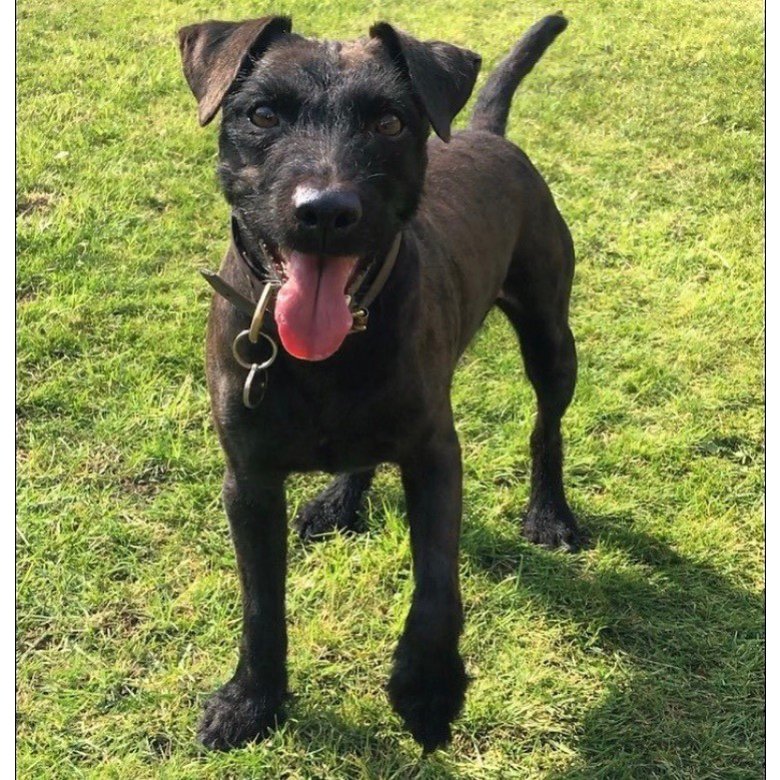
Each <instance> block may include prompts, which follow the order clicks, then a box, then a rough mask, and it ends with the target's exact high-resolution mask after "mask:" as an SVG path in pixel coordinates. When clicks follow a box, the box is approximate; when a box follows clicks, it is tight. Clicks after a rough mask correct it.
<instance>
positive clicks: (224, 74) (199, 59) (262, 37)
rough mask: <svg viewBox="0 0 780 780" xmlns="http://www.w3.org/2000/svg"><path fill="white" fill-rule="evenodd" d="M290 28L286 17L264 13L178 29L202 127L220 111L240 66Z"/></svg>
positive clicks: (187, 73) (261, 52) (289, 21)
mask: <svg viewBox="0 0 780 780" xmlns="http://www.w3.org/2000/svg"><path fill="white" fill-rule="evenodd" d="M291 29H292V22H291V20H290V18H289V17H287V16H264V17H263V18H261V19H250V20H248V21H246V22H215V21H210V22H202V23H201V24H191V25H190V26H189V27H182V28H181V30H179V48H180V49H181V60H182V65H183V66H184V77H185V78H186V79H187V83H188V84H189V85H190V89H191V90H192V92H193V94H194V95H195V97H196V98H197V100H198V120H199V121H200V124H201V126H202V125H207V124H208V123H209V122H210V121H211V120H212V119H213V118H214V116H215V115H216V113H217V111H219V107H220V106H221V105H222V100H223V98H224V97H225V95H226V94H227V92H228V90H229V89H230V87H231V85H232V84H233V82H234V81H235V80H236V77H237V76H238V74H239V73H240V72H241V68H242V67H243V66H244V65H245V64H246V63H248V62H249V61H251V59H252V58H254V59H256V58H258V57H260V56H262V54H263V52H264V51H265V50H266V49H267V48H268V47H269V46H270V45H271V42H272V41H273V40H274V38H276V37H277V36H279V35H283V34H284V33H289V32H290V30H291Z"/></svg>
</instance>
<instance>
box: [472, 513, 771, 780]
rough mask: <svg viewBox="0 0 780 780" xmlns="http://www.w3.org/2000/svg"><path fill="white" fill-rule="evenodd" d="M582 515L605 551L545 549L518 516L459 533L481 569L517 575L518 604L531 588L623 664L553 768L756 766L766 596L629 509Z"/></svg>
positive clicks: (589, 772) (612, 772) (610, 770)
mask: <svg viewBox="0 0 780 780" xmlns="http://www.w3.org/2000/svg"><path fill="white" fill-rule="evenodd" d="M580 521H581V524H582V525H583V527H584V528H585V529H586V530H587V532H588V535H589V537H590V544H589V546H590V547H591V548H594V547H598V549H599V553H600V555H599V559H598V560H597V559H595V558H594V556H589V555H588V554H587V553H586V554H583V555H577V554H575V555H570V554H567V553H564V552H550V551H547V550H543V549H540V548H539V547H536V546H534V545H531V544H529V543H527V542H526V541H525V540H523V539H522V538H521V536H520V534H519V529H518V528H517V525H516V524H514V525H513V526H511V527H507V530H506V532H503V531H502V532H500V533H498V534H497V533H491V532H489V531H486V529H485V528H484V527H480V526H479V525H478V524H477V523H474V524H472V525H470V526H469V525H466V526H465V527H464V534H463V543H462V550H463V559H464V563H465V564H466V566H467V567H471V569H472V570H473V571H474V573H475V574H477V575H479V574H484V575H487V576H488V577H490V578H491V579H494V580H505V579H506V578H507V577H509V576H515V577H517V582H518V587H517V590H516V598H517V601H518V605H523V606H526V605H527V603H528V600H529V599H531V600H532V602H533V603H534V604H535V605H538V607H539V608H540V610H543V611H544V614H546V615H547V616H548V617H549V618H551V619H553V620H555V619H558V618H565V619H566V620H567V621H569V622H570V623H572V622H573V623H574V625H575V626H576V627H577V631H579V632H581V636H580V637H579V639H580V640H581V641H582V644H583V645H584V644H585V643H586V642H587V643H588V645H589V647H590V652H596V653H599V654H601V655H602V656H603V657H608V658H610V659H611V660H612V661H613V662H614V664H616V665H617V664H619V665H620V667H621V668H622V672H621V674H619V675H616V676H615V678H614V679H617V680H620V681H619V682H614V683H613V682H610V681H608V682H607V683H606V689H607V690H606V694H605V695H604V696H602V698H601V699H600V701H599V702H598V703H597V704H596V706H595V707H592V708H591V709H590V710H588V711H587V712H586V714H585V716H584V718H583V719H582V721H581V725H580V727H579V728H577V729H575V731H576V732H578V736H577V737H576V741H574V742H573V744H571V745H570V747H571V748H572V749H573V750H574V751H575V753H576V754H577V758H576V760H575V761H574V762H573V764H572V769H571V770H570V771H568V772H566V773H565V774H563V775H561V774H557V775H555V776H556V777H566V778H592V777H617V776H620V777H623V776H626V774H625V773H626V771H627V769H626V768H627V767H631V766H633V767H635V768H638V767H644V768H646V770H647V771H646V773H645V772H644V771H643V774H644V776H655V775H656V774H665V773H666V771H667V770H668V769H669V765H668V762H669V761H672V762H673V763H676V764H678V765H679V769H680V771H681V773H682V774H683V775H686V776H701V775H699V772H701V773H702V775H703V774H706V771H705V767H706V768H707V769H708V770H709V772H714V773H715V774H708V775H707V776H715V775H716V774H717V772H718V771H722V772H725V773H727V774H728V773H729V772H734V773H736V774H733V775H729V776H745V777H747V776H754V774H752V773H756V774H755V776H759V774H760V767H759V766H758V765H757V764H756V757H757V756H759V755H761V745H762V744H763V714H762V713H763V698H764V697H763V684H764V683H763V660H762V659H763V640H764V617H763V615H764V612H763V599H762V598H761V597H760V596H758V595H756V593H754V592H751V591H750V590H748V589H746V588H743V587H741V586H740V585H738V584H736V583H735V582H734V581H733V580H732V579H730V578H728V577H727V576H724V575H723V574H721V573H720V572H719V571H717V570H716V567H715V566H713V565H710V564H709V563H707V562H706V561H702V560H698V559H697V560H694V559H692V558H690V557H685V556H682V555H680V554H679V553H677V552H676V551H675V550H674V549H672V547H671V546H670V545H669V544H668V543H667V542H665V541H663V540H662V539H659V538H658V537H656V536H652V535H650V534H648V533H646V532H644V531H642V530H639V529H638V528H637V524H636V522H635V521H634V519H633V518H632V517H631V516H627V515H611V516H598V515H583V514H580ZM507 525H508V526H509V524H507ZM605 560H606V564H605V563H603V561H605ZM737 659H738V660H737ZM489 673H490V670H489V669H486V671H485V672H484V674H485V675H489ZM626 680H630V683H627V682H626ZM567 684H568V683H567ZM487 740H488V741H489V735H488V737H487ZM718 754H720V756H719V755H718ZM664 762H666V763H664ZM665 766H666V769H665V768H664V767H665ZM631 771H633V770H631ZM740 772H743V774H740ZM689 773H690V774H689ZM631 776H635V775H631ZM718 776H721V775H718ZM722 776H725V775H722Z"/></svg>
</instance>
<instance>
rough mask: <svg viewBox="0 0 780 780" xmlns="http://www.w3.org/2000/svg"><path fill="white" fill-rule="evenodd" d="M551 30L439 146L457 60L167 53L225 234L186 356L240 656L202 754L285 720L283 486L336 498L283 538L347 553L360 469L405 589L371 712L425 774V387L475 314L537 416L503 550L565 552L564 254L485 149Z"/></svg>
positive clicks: (505, 67) (236, 40)
mask: <svg viewBox="0 0 780 780" xmlns="http://www.w3.org/2000/svg"><path fill="white" fill-rule="evenodd" d="M566 25H567V22H566V20H565V19H564V17H563V16H561V15H559V14H558V15H553V16H548V17H545V18H544V19H542V20H541V21H539V22H537V23H536V24H535V25H534V26H533V27H532V28H531V29H530V30H529V31H528V32H527V33H526V34H525V36H524V37H523V38H522V39H521V40H520V41H519V42H518V43H517V44H516V45H515V47H514V48H513V49H512V51H511V53H510V54H509V55H508V56H507V58H506V59H504V60H503V61H502V62H501V63H500V64H499V65H498V66H497V67H496V69H495V70H494V72H493V73H492V74H491V75H490V77H489V78H488V79H487V82H486V84H485V86H484V88H483V89H482V90H481V92H480V94H479V96H478V98H477V100H476V105H475V108H474V112H473V116H472V119H471V123H470V125H469V127H468V129H466V130H464V131H462V132H458V133H455V134H453V133H452V132H451V124H452V122H453V119H454V118H455V116H456V115H457V114H458V112H459V111H460V110H461V109H462V108H463V106H464V105H465V103H466V101H467V100H468V98H469V96H470V94H471V92H472V89H473V87H474V84H475V80H476V78H477V73H478V71H479V68H480V64H481V60H480V57H479V56H478V55H477V54H475V53H473V52H471V51H468V50H466V49H463V48H460V47H458V46H454V45H451V44H448V43H443V42H440V41H419V40H417V39H415V38H413V37H412V36H410V35H408V34H407V33H405V32H402V31H401V30H398V29H396V28H395V27H393V26H391V25H390V24H388V23H385V22H380V23H377V24H375V25H374V26H373V27H371V29H370V33H369V36H368V37H366V38H362V39H359V40H355V41H349V42H334V41H325V40H312V39H307V38H304V37H301V36H300V35H296V34H294V33H293V32H292V28H291V21H290V19H289V18H287V17H281V16H267V17H263V18H260V19H253V20H249V21H244V22H236V23H233V22H219V21H208V22H204V23H202V24H195V25H191V26H188V27H184V28H182V29H181V30H180V31H179V43H180V50H181V55H182V61H183V70H184V75H185V77H186V80H187V82H188V84H189V86H190V88H191V89H192V92H193V93H194V95H195V98H196V99H197V104H198V106H197V107H198V117H199V120H200V123H201V125H205V124H207V123H208V122H210V121H211V120H212V119H213V118H214V116H215V115H216V114H217V112H218V111H219V110H221V111H222V121H221V129H220V133H219V163H218V175H219V181H220V184H221V188H222V190H223V192H224V195H225V198H226V199H227V202H228V203H229V205H230V207H231V210H232V223H231V224H232V241H231V244H230V248H229V250H228V252H227V254H226V256H225V258H224V260H223V262H222V265H221V268H220V271H219V274H211V275H208V274H207V277H208V278H209V281H210V282H211V283H212V285H213V286H214V288H215V290H216V294H215V295H214V297H213V302H212V304H211V309H210V315H209V320H208V336H207V347H206V353H207V378H208V387H209V392H210V396H211V404H212V413H213V419H214V423H215V427H216V430H217V432H218V435H219V439H220V442H221V445H222V448H223V450H224V453H225V456H226V471H225V479H224V487H223V499H224V504H225V509H226V512H227V515H228V519H229V522H230V528H231V534H232V539H233V543H234V547H235V554H236V558H237V563H238V571H239V576H240V581H241V590H242V601H243V631H242V637H241V644H240V654H239V660H238V666H237V668H236V671H235V674H234V675H233V677H232V678H231V679H230V680H229V681H228V682H227V683H226V684H225V685H224V686H223V687H221V688H220V689H219V690H218V691H216V693H214V694H213V695H212V697H211V698H210V699H209V700H208V702H207V703H206V706H205V713H204V716H203V720H202V723H201V725H200V729H199V738H200V740H201V741H202V742H203V743H204V744H205V745H206V746H208V747H211V748H215V749H229V748H233V747H237V746H240V745H243V744H245V743H246V742H248V741H251V740H254V739H256V738H258V737H261V736H263V735H265V734H266V733H267V732H268V731H269V730H270V729H271V728H273V727H274V726H275V725H276V724H278V723H280V722H281V721H282V719H283V716H284V705H285V699H286V697H287V695H288V690H287V672H286V654H287V631H286V626H285V569H286V548H287V517H286V506H285V488H284V485H285V479H286V477H287V476H288V475H289V474H290V473H291V472H308V471H314V470H322V471H327V472H331V473H334V474H336V475H337V476H336V477H335V480H334V481H333V483H332V484H331V485H330V486H329V487H328V488H327V489H326V490H325V491H324V492H323V493H321V494H320V495H319V496H318V497H317V498H315V499H314V500H313V501H312V502H310V503H309V504H308V505H307V506H305V507H304V508H303V510H302V511H301V512H300V513H299V515H298V517H297V518H296V521H295V524H296V526H297V530H298V532H299V534H300V535H301V537H303V538H307V539H308V538H317V537H321V536H323V535H324V534H327V533H328V532H332V531H335V530H347V531H358V530H360V529H361V510H362V506H363V501H364V497H365V494H366V491H367V490H368V489H369V486H370V484H371V481H372V477H373V475H374V470H375V469H376V467H377V466H378V465H379V464H382V463H392V464H396V465H398V467H399V468H400V474H401V479H402V483H403V488H404V492H405V497H406V507H407V513H408V519H409V526H410V535H411V547H412V561H413V573H414V595H413V598H412V604H411V608H410V611H409V614H408V617H407V619H406V623H405V627H404V630H403V633H402V635H401V637H400V640H399V642H398V645H397V648H396V650H395V653H394V656H393V670H392V674H391V676H390V680H389V683H388V692H389V698H390V702H391V705H392V707H393V709H394V710H395V712H396V713H397V714H398V715H399V716H400V718H401V719H402V721H403V723H404V724H405V726H406V728H407V729H408V730H409V731H410V732H411V734H412V735H413V737H414V739H415V740H416V741H417V742H418V743H419V744H420V745H421V746H422V748H423V751H424V752H428V751H431V750H434V749H436V748H438V747H441V746H444V745H446V744H447V742H448V741H449V740H450V738H451V724H452V722H453V721H454V720H455V718H456V717H457V716H458V714H459V713H460V711H461V709H462V706H463V703H464V698H465V692H466V687H467V679H468V678H467V675H466V672H465V668H464V664H463V661H462V658H461V655H460V653H459V650H458V642H459V637H460V634H461V631H462V628H463V608H462V604H461V597H460V592H459V585H458V545H459V533H460V523H461V502H462V501H461V496H462V463H461V452H460V446H459V442H458V436H457V434H456V431H455V426H454V424H453V414H452V407H451V403H450V387H451V383H452V378H453V373H454V370H455V367H456V364H457V362H458V360H459V358H460V356H461V354H462V353H463V351H464V350H465V349H466V347H467V345H468V344H469V342H470V341H471V340H472V338H473V337H474V335H475V333H476V331H477V330H478V328H479V327H480V325H481V323H482V322H483V320H484V318H485V316H486V315H487V313H488V311H489V310H490V309H491V308H492V307H493V305H497V306H498V307H499V309H501V311H503V312H504V314H505V315H506V316H507V318H508V319H509V322H510V323H511V325H512V327H513V328H514V329H515V331H516V333H517V336H518V339H519V342H520V348H521V352H522V357H523V361H524V364H525V369H526V373H527V375H528V377H529V378H530V380H531V383H532V384H533V387H534V390H535V392H536V398H537V416H536V422H535V427H534V429H533V433H532V436H531V452H532V460H533V464H532V477H531V489H530V501H529V506H528V510H527V513H526V515H525V517H524V520H523V523H522V529H523V533H524V535H525V536H526V537H527V539H529V540H530V541H531V542H535V543H538V544H542V545H545V546H548V547H560V546H563V547H566V548H569V549H576V548H577V546H578V545H579V543H580V540H581V534H580V531H579V530H578V526H577V523H576V521H575V518H574V516H573V514H572V512H571V510H570V508H569V505H568V503H567V500H566V497H565V495H564V486H563V477H562V443H561V426H560V423H561V418H562V416H563V414H564V412H565V410H566V408H567V406H568V405H569V403H570V401H571V398H572V395H573V393H574V386H575V381H576V373H577V359H576V353H575V345H574V338H573V336H572V333H571V330H570V328H569V325H568V309H569V297H570V291H571V285H572V277H573V271H574V249H573V243H572V239H571V236H570V233H569V230H568V228H567V226H566V223H565V222H564V220H563V218H562V216H561V215H560V213H559V211H558V209H557V207H556V205H555V203H554V201H553V198H552V195H551V193H550V191H549V189H548V187H547V185H546V184H545V182H544V180H543V179H542V177H541V175H540V174H539V173H538V172H537V171H536V169H535V168H534V167H533V165H532V164H531V162H530V161H529V159H528V157H526V155H525V154H524V153H523V152H522V151H521V150H520V149H519V148H518V147H517V146H515V145H514V144H512V143H510V142H509V141H507V140H506V139H505V137H504V135H505V130H506V125H507V119H508V115H509V109H510V103H511V100H512V96H513V94H514V92H515V90H516V88H517V86H518V85H519V83H520V81H521V79H522V78H523V77H524V76H525V75H526V74H527V73H528V72H529V71H530V70H531V68H532V67H533V66H534V64H535V63H536V62H537V61H538V59H539V58H540V57H541V56H542V54H543V53H544V51H545V50H546V48H547V47H548V46H549V45H550V44H551V43H552V41H553V40H554V39H555V38H556V36H557V35H558V34H559V33H560V32H561V31H563V29H564V28H565V27H566ZM434 134H435V135H434Z"/></svg>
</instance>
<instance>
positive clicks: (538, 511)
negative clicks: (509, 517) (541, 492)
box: [523, 504, 586, 552]
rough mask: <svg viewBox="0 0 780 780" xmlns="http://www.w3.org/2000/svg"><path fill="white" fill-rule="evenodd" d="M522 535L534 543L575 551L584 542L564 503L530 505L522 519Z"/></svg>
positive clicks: (584, 538)
mask: <svg viewBox="0 0 780 780" xmlns="http://www.w3.org/2000/svg"><path fill="white" fill-rule="evenodd" d="M523 536H525V538H526V539H528V541H529V542H533V543H534V544H539V545H541V546H543V547H548V548H550V549H553V550H555V549H559V548H560V549H564V550H566V551H567V552H576V551H577V550H579V549H580V548H581V547H583V546H584V544H585V542H586V536H585V534H584V533H583V532H582V531H581V530H580V529H579V528H578V527H577V521H576V520H575V519H574V515H573V514H572V512H571V510H570V509H569V507H568V506H566V504H563V505H562V506H555V505H550V504H543V505H540V506H531V507H530V508H529V509H528V512H527V513H526V516H525V519H524V520H523Z"/></svg>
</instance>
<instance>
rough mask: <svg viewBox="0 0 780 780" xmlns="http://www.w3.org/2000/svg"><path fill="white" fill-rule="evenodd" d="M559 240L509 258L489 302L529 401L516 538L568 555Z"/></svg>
mask: <svg viewBox="0 0 780 780" xmlns="http://www.w3.org/2000/svg"><path fill="white" fill-rule="evenodd" d="M562 235H563V237H564V238H565V239H566V240H565V241H564V242H563V243H562V244H560V245H558V251H556V252H555V253H553V254H552V255H551V256H548V257H544V256H539V255H536V256H535V257H534V259H533V261H531V262H529V261H528V260H527V259H525V258H524V257H522V256H520V255H518V256H517V257H516V258H515V260H514V261H513V264H512V267H511V268H510V270H509V274H508V276H507V279H506V280H505V282H504V285H503V287H502V291H501V296H500V297H499V299H498V301H497V304H498V306H499V308H500V309H501V310H502V311H503V312H504V314H506V316H507V317H508V319H509V321H510V322H511V323H512V326H513V327H514V329H515V331H516V333H517V336H518V339H519V341H520V348H521V351H522V354H523V362H524V364H525V370H526V374H527V375H528V378H529V379H530V380H531V384H532V385H533V387H534V390H535V392H536V400H537V415H536V423H535V425H534V429H533V433H532V434H531V457H532V468H531V496H530V501H529V505H528V510H527V513H526V516H525V519H524V522H523V533H524V535H525V536H526V538H527V539H529V540H530V541H532V542H535V543H537V544H541V545H544V546H546V547H565V548H566V549H569V550H576V549H577V548H578V547H579V546H580V545H581V543H582V541H583V539H582V535H581V533H580V531H579V529H578V528H577V523H576V520H575V518H574V515H573V514H572V512H571V510H570V509H569V505H568V503H567V501H566V496H565V493H564V489H563V444H562V440H561V418H562V417H563V414H564V412H565V411H566V409H567V407H568V406H569V403H570V402H571V399H572V396H573V395H574V386H575V383H576V379H577V354H576V350H575V346H574V337H573V336H572V332H571V329H570V328H569V325H568V301H569V290H570V286H571V276H572V270H573V251H572V249H571V241H570V239H569V238H568V231H564V232H563V233H562ZM561 250H563V251H561ZM526 257H527V256H526ZM551 274H552V275H554V277H555V281H553V279H552V278H551Z"/></svg>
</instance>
